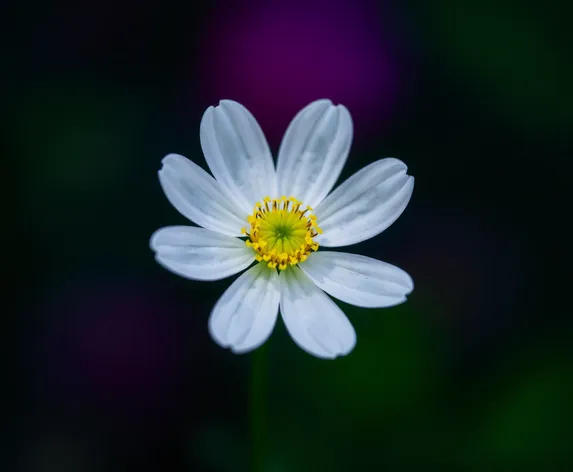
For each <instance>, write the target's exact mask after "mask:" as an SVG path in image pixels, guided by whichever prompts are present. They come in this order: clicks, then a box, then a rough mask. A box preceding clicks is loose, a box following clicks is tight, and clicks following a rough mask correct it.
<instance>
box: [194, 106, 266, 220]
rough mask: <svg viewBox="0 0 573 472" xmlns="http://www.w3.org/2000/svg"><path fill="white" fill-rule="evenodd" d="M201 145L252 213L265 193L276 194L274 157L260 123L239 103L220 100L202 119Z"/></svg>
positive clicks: (219, 175) (216, 171) (219, 176)
mask: <svg viewBox="0 0 573 472" xmlns="http://www.w3.org/2000/svg"><path fill="white" fill-rule="evenodd" d="M200 136H201V146H202V147H203V153H204V154H205V159H206V160H207V164H208V165H209V168H210V169H211V172H212V173H213V175H214V176H215V178H216V179H217V180H218V181H219V182H220V183H221V184H222V185H224V186H225V187H226V188H228V189H229V190H230V192H231V193H232V194H233V195H234V196H235V198H236V200H237V203H238V204H239V205H241V208H242V209H243V210H244V211H246V212H248V213H251V211H252V209H253V206H254V205H255V203H256V202H257V201H259V200H262V198H263V197H265V196H267V195H269V196H274V195H275V194H276V177H275V169H274V164H273V158H272V156H271V152H270V150H269V145H268V144H267V140H266V139H265V135H264V134H263V131H262V130H261V127H260V126H259V124H258V123H257V121H256V120H255V118H254V117H253V115H251V113H250V112H249V111H248V110H247V109H246V108H245V107H244V106H243V105H241V104H240V103H237V102H234V101H231V100H221V102H220V103H219V106H217V107H209V108H208V109H207V111H206V112H205V114H204V115H203V119H202V120H201V132H200Z"/></svg>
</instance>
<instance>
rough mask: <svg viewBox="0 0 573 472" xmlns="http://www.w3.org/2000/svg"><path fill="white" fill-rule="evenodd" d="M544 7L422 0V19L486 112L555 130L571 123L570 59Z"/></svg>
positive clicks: (443, 55)
mask: <svg viewBox="0 0 573 472" xmlns="http://www.w3.org/2000/svg"><path fill="white" fill-rule="evenodd" d="M541 10H543V9H541ZM544 12H545V11H541V12H540V8H539V6H537V5H536V6H533V5H531V6H528V5H527V4H526V3H521V4H519V3H518V4H515V3H514V4H512V2H497V1H493V0H485V1H484V0H468V1H465V2H454V1H452V0H438V1H435V2H427V3H426V4H425V7H424V8H423V9H422V17H421V20H420V21H421V24H422V27H423V29H424V30H426V31H427V36H428V40H429V43H430V44H432V45H433V47H434V48H435V53H436V56H437V58H438V60H441V61H442V62H443V63H444V64H445V67H446V68H449V69H452V70H453V71H455V73H459V74H462V75H463V80H464V81H465V82H466V84H467V87H468V89H471V94H472V95H473V94H475V95H476V97H477V98H478V99H481V100H480V101H481V103H482V105H483V109H484V112H485V113H487V114H492V117H494V118H497V119H502V120H503V119H505V120H509V122H508V123H507V124H512V123H513V124H515V125H517V126H520V127H523V126H525V127H527V128H534V129H543V130H545V131H549V130H551V131H553V132H560V131H564V130H571V129H572V128H573V90H572V84H573V61H571V57H570V48H569V47H568V45H567V42H566V38H565V37H564V34H565V33H566V32H567V29H566V28H563V29H560V27H559V25H555V24H553V23H552V21H553V22H554V21H555V16H554V17H553V18H551V17H550V16H549V15H545V14H543V13H544ZM545 13H546V12H545ZM569 30H570V28H569ZM566 34H569V33H566ZM571 39H573V38H571Z"/></svg>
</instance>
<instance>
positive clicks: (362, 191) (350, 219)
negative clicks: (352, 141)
mask: <svg viewBox="0 0 573 472" xmlns="http://www.w3.org/2000/svg"><path fill="white" fill-rule="evenodd" d="M407 169H408V168H407V167H406V164H404V163H403V162H402V161H400V160H398V159H394V158H387V159H381V160H379V161H376V162H373V163H372V164H370V165H368V166H366V167H364V168H363V169H361V170H359V171H358V172H356V174H354V175H353V176H351V177H350V178H349V179H348V180H346V181H345V182H344V183H342V184H341V185H340V186H339V187H338V188H336V189H335V190H334V192H332V193H331V194H330V195H329V196H328V197H326V198H325V199H324V201H323V202H322V203H321V204H320V205H319V206H318V208H316V211H315V214H316V216H317V219H318V220H317V221H318V225H319V226H320V228H321V229H322V230H323V231H324V234H321V235H320V236H319V237H317V241H318V242H319V243H320V244H321V245H323V246H348V245H350V244H355V243H358V242H360V241H364V240H365V239H369V238H371V237H373V236H376V235H377V234H378V233H381V232H382V231H384V230H385V229H386V228H387V227H388V226H390V225H391V224H392V223H393V222H394V221H396V219H397V218H398V217H399V216H400V215H401V214H402V212H403V211H404V209H405V208H406V205H408V202H409V201H410V197H411V196H412V191H413V189H414V177H410V176H409V175H407V174H406V170H407Z"/></svg>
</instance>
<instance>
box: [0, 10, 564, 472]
mask: <svg viewBox="0 0 573 472" xmlns="http://www.w3.org/2000/svg"><path fill="white" fill-rule="evenodd" d="M3 10H4V14H3V15H2V20H1V21H2V23H3V24H4V25H3V27H2V28H1V30H2V33H0V34H1V35H2V36H3V39H4V40H3V41H2V46H3V47H2V49H3V54H2V56H3V68H4V72H3V74H2V83H3V85H4V86H3V87H2V89H3V90H2V114H3V115H4V118H5V119H4V120H2V121H3V122H4V130H3V131H4V133H5V139H4V140H3V143H4V145H5V146H6V152H5V153H4V154H5V156H7V157H8V160H7V164H8V162H9V163H10V164H13V165H10V166H8V165H6V166H5V168H4V171H3V172H4V175H5V179H4V188H6V189H8V188H10V186H11V183H12V181H14V182H15V183H17V186H16V188H15V190H16V193H14V191H11V192H9V193H10V196H7V197H6V200H5V202H6V204H5V205H3V213H4V220H3V221H4V227H5V231H3V233H4V234H3V238H5V248H6V251H5V256H7V257H5V258H4V261H3V263H2V266H3V270H4V271H5V272H6V274H7V278H8V279H9V280H10V281H14V282H16V283H17V284H18V285H19V287H20V288H19V289H18V290H9V291H8V293H7V294H6V295H5V300H4V301H5V306H6V307H7V310H6V312H5V314H4V316H3V318H4V319H5V321H6V322H7V323H8V328H7V330H6V331H5V332H7V333H8V334H9V339H8V340H7V342H6V343H5V344H4V348H5V358H6V359H7V360H8V363H9V365H8V368H7V370H6V375H5V395H6V397H5V398H6V399H5V401H4V406H5V408H6V410H7V411H6V414H5V415H3V416H4V417H5V418H6V421H4V422H3V423H4V425H5V427H6V428H5V432H6V434H5V435H4V439H3V440H2V443H3V447H2V450H3V451H4V452H3V453H2V457H0V461H2V462H1V463H0V469H1V470H3V471H4V470H5V471H7V472H11V471H26V472H27V471H30V472H51V471H58V472H68V471H70V472H76V471H77V472H84V471H86V472H99V471H131V470H138V471H140V470H161V471H174V472H177V471H195V470H197V471H217V472H219V471H221V472H227V471H248V470H252V466H251V463H252V460H253V452H252V451H253V445H252V442H253V441H252V434H251V433H252V432H251V426H250V421H251V420H250V417H251V409H250V405H251V400H249V395H252V391H250V390H249V370H250V364H251V360H252V355H251V354H247V355H243V356H235V355H233V354H231V353H230V352H229V351H227V350H223V349H221V348H219V347H218V346H217V345H216V344H215V343H214V342H213V341H212V340H211V339H210V337H209V335H208V332H207V318H208V316H209V313H210V310H211V307H212V306H213V304H214V303H215V301H216V300H217V299H218V297H219V296H220V295H221V293H222V292H223V291H224V290H225V288H226V287H227V286H228V285H229V284H230V282H231V281H232V279H230V280H223V281H219V282H215V283H206V282H192V281H188V280H184V279H182V278H179V277H177V276H175V275H173V274H171V273H169V272H167V271H166V270H164V269H162V268H161V267H160V266H159V265H158V264H156V263H155V262H154V259H153V255H152V253H151V251H150V250H149V248H148V241H149V237H150V235H151V234H152V232H153V231H154V230H156V229H157V228H159V227H161V226H166V225H173V224H186V222H185V220H184V218H183V217H182V216H181V215H179V214H178V213H177V211H176V210H175V209H174V208H172V207H171V206H170V204H169V203H168V201H167V199H166V198H165V196H164V195H163V193H162V191H161V188H160V186H159V183H158V180H157V170H158V169H159V167H160V160H161V158H162V157H163V156H164V155H165V154H167V153H170V152H176V153H180V154H183V155H185V156H187V157H188V158H190V159H192V160H194V161H195V162H196V163H198V164H199V165H201V166H203V167H206V164H205V161H204V159H203V156H202V154H201V148H200V144H199V122H200V119H201V116H202V114H203V111H204V110H205V109H206V108H207V106H209V105H215V104H217V103H218V101H219V100H220V99H223V98H230V99H234V100H237V101H239V102H241V103H243V104H244V105H245V106H246V107H247V108H249V110H251V111H252V112H253V114H254V115H255V117H256V118H257V119H258V120H259V122H260V123H261V126H262V128H263V130H264V131H265V133H266V135H267V137H268V140H269V143H270V145H271V147H272V149H273V151H274V152H275V153H276V150H277V149H278V145H279V143H280V139H281V136H282V133H283V131H284V130H285V129H286V126H287V125H288V123H289V121H290V119H291V118H292V117H293V116H294V114H295V113H296V112H297V111H298V110H299V109H300V108H302V107H303V106H304V105H306V104H307V103H309V102H310V101H313V100H315V99H318V98H330V99H331V100H333V101H334V102H335V103H342V104H344V105H346V106H347V107H348V109H349V110H350V112H351V114H352V116H353V119H354V123H355V139H354V143H353V147H352V150H351V153H350V157H349V159H348V163H347V165H346V167H345V169H344V171H343V175H342V177H341V179H345V178H346V177H348V176H349V175H351V174H352V173H354V172H355V171H357V170H358V169H360V168H361V167H363V166H364V165H366V164H368V163H370V162H372V161H374V160H376V159H379V158H381V157H388V156H392V157H398V158H400V159H402V160H403V161H405V162H406V163H407V165H408V166H409V173H410V174H411V175H414V176H415V177H416V188H415V190H414V195H413V197H412V200H411V202H410V204H409V206H408V208H407V209H406V211H405V212H404V214H403V215H402V216H401V217H400V218H399V219H398V220H397V221H396V223H394V224H393V225H392V226H391V227H390V228H389V229H388V230H386V231H385V232H384V233H382V234H381V235H379V236H378V237H376V238H374V239H372V240H370V241H367V242H364V243H361V244H357V245H355V246H352V247H350V248H348V249H349V251H350V252H356V253H362V254H368V255H370V256H372V257H376V258H379V259H382V260H384V261H387V262H390V263H392V264H395V265H397V266H399V267H401V268H403V269H405V270H406V271H408V272H409V273H410V274H411V275H412V277H413V278H414V281H415V286H416V288H415V290H414V292H413V294H412V295H411V296H410V298H409V300H408V302H407V303H405V304H403V305H401V306H397V307H395V308H389V309H384V310H367V309H361V308H356V307H351V306H347V305H344V304H342V303H341V306H342V308H343V309H344V311H345V312H346V313H347V315H348V316H349V318H350V320H351V322H352V323H353V324H354V326H355V328H356V331H357V335H358V344H357V346H356V348H355V350H354V351H353V352H352V353H351V354H350V355H349V356H348V357H345V358H341V359H337V360H335V361H323V360H319V359H315V358H313V357H311V356H310V355H307V354H306V353H304V352H303V351H301V350H300V349H299V348H298V347H296V346H295V344H294V343H293V342H292V341H291V340H290V338H289V337H288V334H287V333H286V330H285V328H284V325H283V324H282V322H279V323H278V324H277V327H276V329H275V331H274V333H273V335H272V337H271V338H270V341H269V342H268V343H267V345H266V346H265V348H264V349H265V350H266V354H267V356H268V365H267V369H268V371H267V375H268V385H267V387H266V390H265V391H264V392H262V393H261V392H258V401H259V402H262V403H263V405H262V407H261V411H263V412H265V413H264V421H265V427H266V428H267V434H265V435H264V438H263V443H262V444H259V445H258V446H257V447H258V449H257V450H256V454H258V455H259V457H258V459H257V460H258V461H259V464H263V468H264V470H267V471H272V472H275V471H276V472H279V471H280V472H283V471H297V472H304V471H312V472H316V471H333V472H336V471H339V470H340V471H348V470H353V471H354V470H404V469H408V468H410V467H420V466H424V467H426V468H430V469H431V468H433V467H434V466H436V467H443V466H448V467H451V468H454V470H470V471H472V470H483V469H484V468H485V467H488V466H492V465H502V466H505V467H506V468H508V467H509V468H510V469H512V468H514V467H522V468H524V470H544V471H545V470H565V469H566V468H567V465H570V466H573V453H572V451H571V439H572V434H571V433H572V431H573V404H572V399H573V362H572V361H573V353H572V349H571V341H572V339H573V337H572V333H573V331H572V323H571V316H570V312H571V309H570V302H567V299H563V297H562V296H561V295H560V294H561V293H562V292H560V290H559V289H558V285H559V281H560V280H563V279H562V277H561V276H560V274H559V272H557V271H556V270H555V268H554V267H553V264H550V263H548V262H547V261H548V259H547V258H546V257H545V256H546V253H547V252H551V251H553V252H554V253H555V260H559V259H562V258H563V257H564V256H563V253H560V251H559V250H558V247H559V246H558V242H557V240H558V239H559V236H560V234H561V233H562V231H563V230H562V229H560V228H561V226H562V224H563V222H564V221H567V220H568V219H569V217H570V215H571V210H570V208H569V209H568V211H566V212H559V211H558V210H557V206H558V204H559V202H562V201H564V198H563V197H560V192H563V191H564V190H565V188H566V186H567V185H568V184H569V182H570V178H569V177H568V166H569V165H570V159H571V156H572V154H573V153H572V152H571V151H572V150H573V146H572V131H573V90H572V84H573V60H572V58H571V45H572V44H573V41H572V40H573V33H572V30H571V27H570V14H571V13H572V11H571V10H572V9H571V7H567V6H566V4H565V2H562V3H555V4H553V3H551V2H544V4H543V7H542V8H541V7H540V6H537V7H535V6H529V7H528V6H526V4H525V3H523V2H508V1H494V0H466V1H465V2H454V1H453V0H434V1H432V2H427V1H407V2H398V1H394V2H390V1H379V2H373V1H369V0H352V1H351V0H329V1H326V0H324V1H323V0H318V1H314V0H304V1H301V0H291V1H288V2H281V1H274V0H266V1H263V0H261V1H248V0H245V1H242V2H230V1H229V2H225V1H215V0H214V1H211V2H198V3H195V4H193V3H190V2H187V3H181V2H173V1H170V0H164V1H162V2H159V3H157V2H141V1H135V0H120V1H112V0H98V1H95V0H86V1H84V2H43V3H40V2H36V3H25V4H24V3H18V4H12V5H11V6H7V7H4V8H3ZM275 155H276V154H275ZM12 171H14V174H12ZM553 215H555V217H554V216H553ZM563 215H565V217H564V216H563ZM14 226H16V227H17V228H22V229H23V231H22V232H20V231H13V230H11V228H13V227H14Z"/></svg>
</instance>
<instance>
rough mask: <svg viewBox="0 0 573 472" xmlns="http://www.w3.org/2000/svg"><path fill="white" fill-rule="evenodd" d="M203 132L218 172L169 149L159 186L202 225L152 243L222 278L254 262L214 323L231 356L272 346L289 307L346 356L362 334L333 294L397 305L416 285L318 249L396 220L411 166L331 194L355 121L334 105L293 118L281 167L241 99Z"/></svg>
mask: <svg viewBox="0 0 573 472" xmlns="http://www.w3.org/2000/svg"><path fill="white" fill-rule="evenodd" d="M200 136H201V146H202V148H203V152H204V154H205V159H206V160H207V164H208V166H209V169H210V170H211V172H212V174H213V176H214V178H213V177H212V176H211V175H210V174H208V173H207V172H205V171H204V170H203V169H201V168H200V167H199V166H197V165H196V164H194V163H193V162H191V161H189V160H188V159H186V158H184V157H183V156H179V155H176V154H169V155H167V156H166V157H165V158H164V159H163V167H162V168H161V170H160V171H159V181H160V183H161V186H162V188H163V190H164V192H165V194H166V196H167V198H168V199H169V201H170V202H171V203H172V204H173V206H174V207H175V208H176V209H177V210H178V211H179V212H180V213H181V214H183V215H184V216H185V217H187V218H188V219H189V220H191V221H192V222H194V223H196V224H197V225H199V226H201V227H202V228H198V227H195V226H169V227H165V228H161V229H159V230H158V231H156V232H155V233H154V234H153V236H152V237H151V242H150V244H151V248H152V249H153V251H154V252H155V257H156V260H157V261H158V262H159V263H160V264H161V265H162V266H164V267H165V268H167V269H168V270H170V271H171V272H174V273H176V274H178V275H181V276H182V277H186V278H189V279H193V280H218V279H222V278H225V277H229V276H231V275H233V274H236V273H238V272H241V271H242V270H244V269H246V268H247V267H249V266H250V265H251V264H253V263H254V266H253V267H251V268H250V269H249V270H247V271H246V272H244V273H243V274H242V275H241V276H240V277H238V278H237V279H236V280H235V281H234V282H233V283H232V284H231V286H230V287H229V288H228V289H227V290H226V291H225V292H224V293H223V295H222V296H221V298H220V299H219V301H218V302H217V303H216V304H215V307H214V308H213V311H212V312H211V315H210V318H209V331H210V333H211V336H212V337H213V339H214V340H215V341H216V342H217V343H219V344H220V345H221V346H223V347H229V348H231V349H232V350H233V352H236V353H242V352H248V351H251V350H253V349H255V348H256V347H258V346H260V345H261V344H263V343H264V342H265V341H266V340H267V338H268V337H269V336H270V334H271V332H272V330H273V328H274V326H275V323H276V320H277V316H278V313H279V311H280V313H281V315H282V319H283V320H284V323H285V325H286V327H287V330H288V332H289V333H290V335H291V336H292V338H293V340H294V341H295V342H296V343H297V344H298V345H299V346H300V347H301V348H302V349H304V350H305V351H307V352H309V353H310V354H313V355H315V356H317V357H322V358H334V357H337V356H340V355H345V354H348V353H349V352H350V351H351V350H352V349H353V348H354V345H355V343H356V333H355V332H354V328H353V327H352V325H351V324H350V322H349V321H348V318H347V317H346V316H345V315H344V313H343V312H342V310H341V309H340V308H339V307H338V306H337V305H336V304H335V303H334V302H333V301H332V300H331V299H330V297H328V295H327V294H326V293H328V294H330V295H331V296H333V297H334V298H337V299H339V300H342V301H344V302H346V303H350V304H353V305H357V306H361V307H370V308H374V307H388V306H393V305H397V304H399V303H402V302H404V301H405V300H406V295H408V294H409V293H410V292H411V291H412V290H413V282H412V279H411V278H410V276H409V275H408V274H407V273H406V272H404V271H403V270H401V269H399V268H397V267H395V266H393V265H390V264H387V263H384V262H381V261H378V260H375V259H372V258H369V257H366V256H359V255H355V254H349V253H344V252H334V251H322V250H320V251H318V249H319V247H336V246H348V245H351V244H355V243H358V242H360V241H364V240H366V239H369V238H371V237H373V236H375V235H377V234H379V233H380V232H382V231H384V230H385V229H386V228H387V227H388V226H390V225H391V224H392V223H393V222H394V221H395V220H396V219H397V218H398V217H399V216H400V214H401V213H402V212H403V211H404V209H405V208H406V205H407V204H408V201H409V200H410V197H411V195H412V190H413V187H414V178H413V177H411V176H408V175H407V174H406V170H407V168H406V165H405V164H404V163H403V162H402V161H400V160H398V159H393V158H387V159H381V160H378V161H375V162H373V163H372V164H370V165H368V166H366V167H365V168H363V169H362V170H360V171H358V172H357V173H356V174H354V175H353V176H351V177H350V178H349V179H348V180H346V181H345V182H344V183H342V184H341V185H340V186H339V187H338V188H336V189H335V190H334V191H333V192H332V193H330V191H331V190H332V188H333V187H334V184H335V182H336V180H337V179H338V177H339V175H340V172H341V170H342V167H343V166H344V163H345V161H346V158H347V157H348V152H349V150H350V144H351V142H352V120H351V118H350V114H349V113H348V110H347V109H346V108H345V107H343V106H342V105H338V106H334V105H333V104H332V103H331V102H330V101H329V100H318V101H316V102H313V103H311V104H310V105H308V106H307V107H305V108H304V109H302V110H301V111H300V112H299V113H298V114H297V115H296V116H295V118H294V119H293V121H292V122H291V124H290V125H289V127H288V129H287V131H286V133H285V136H284V138H283V141H282V143H281V146H280V149H279V155H278V159H277V165H276V170H275V165H274V163H273V158H272V156H271V153H270V150H269V146H268V144H267V141H266V139H265V137H264V135H263V132H262V130H261V128H260V127H259V125H258V123H257V122H256V120H255V118H254V117H253V116H252V115H251V114H250V113H249V111H248V110H247V109H246V108H245V107H243V106H242V105H240V104H239V103H236V102H233V101H230V100H222V101H221V102H220V104H219V106H217V107H209V108H208V109H207V111H206V112H205V114H204V116H203V119H202V121H201V130H200ZM325 292H326V293H325Z"/></svg>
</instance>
